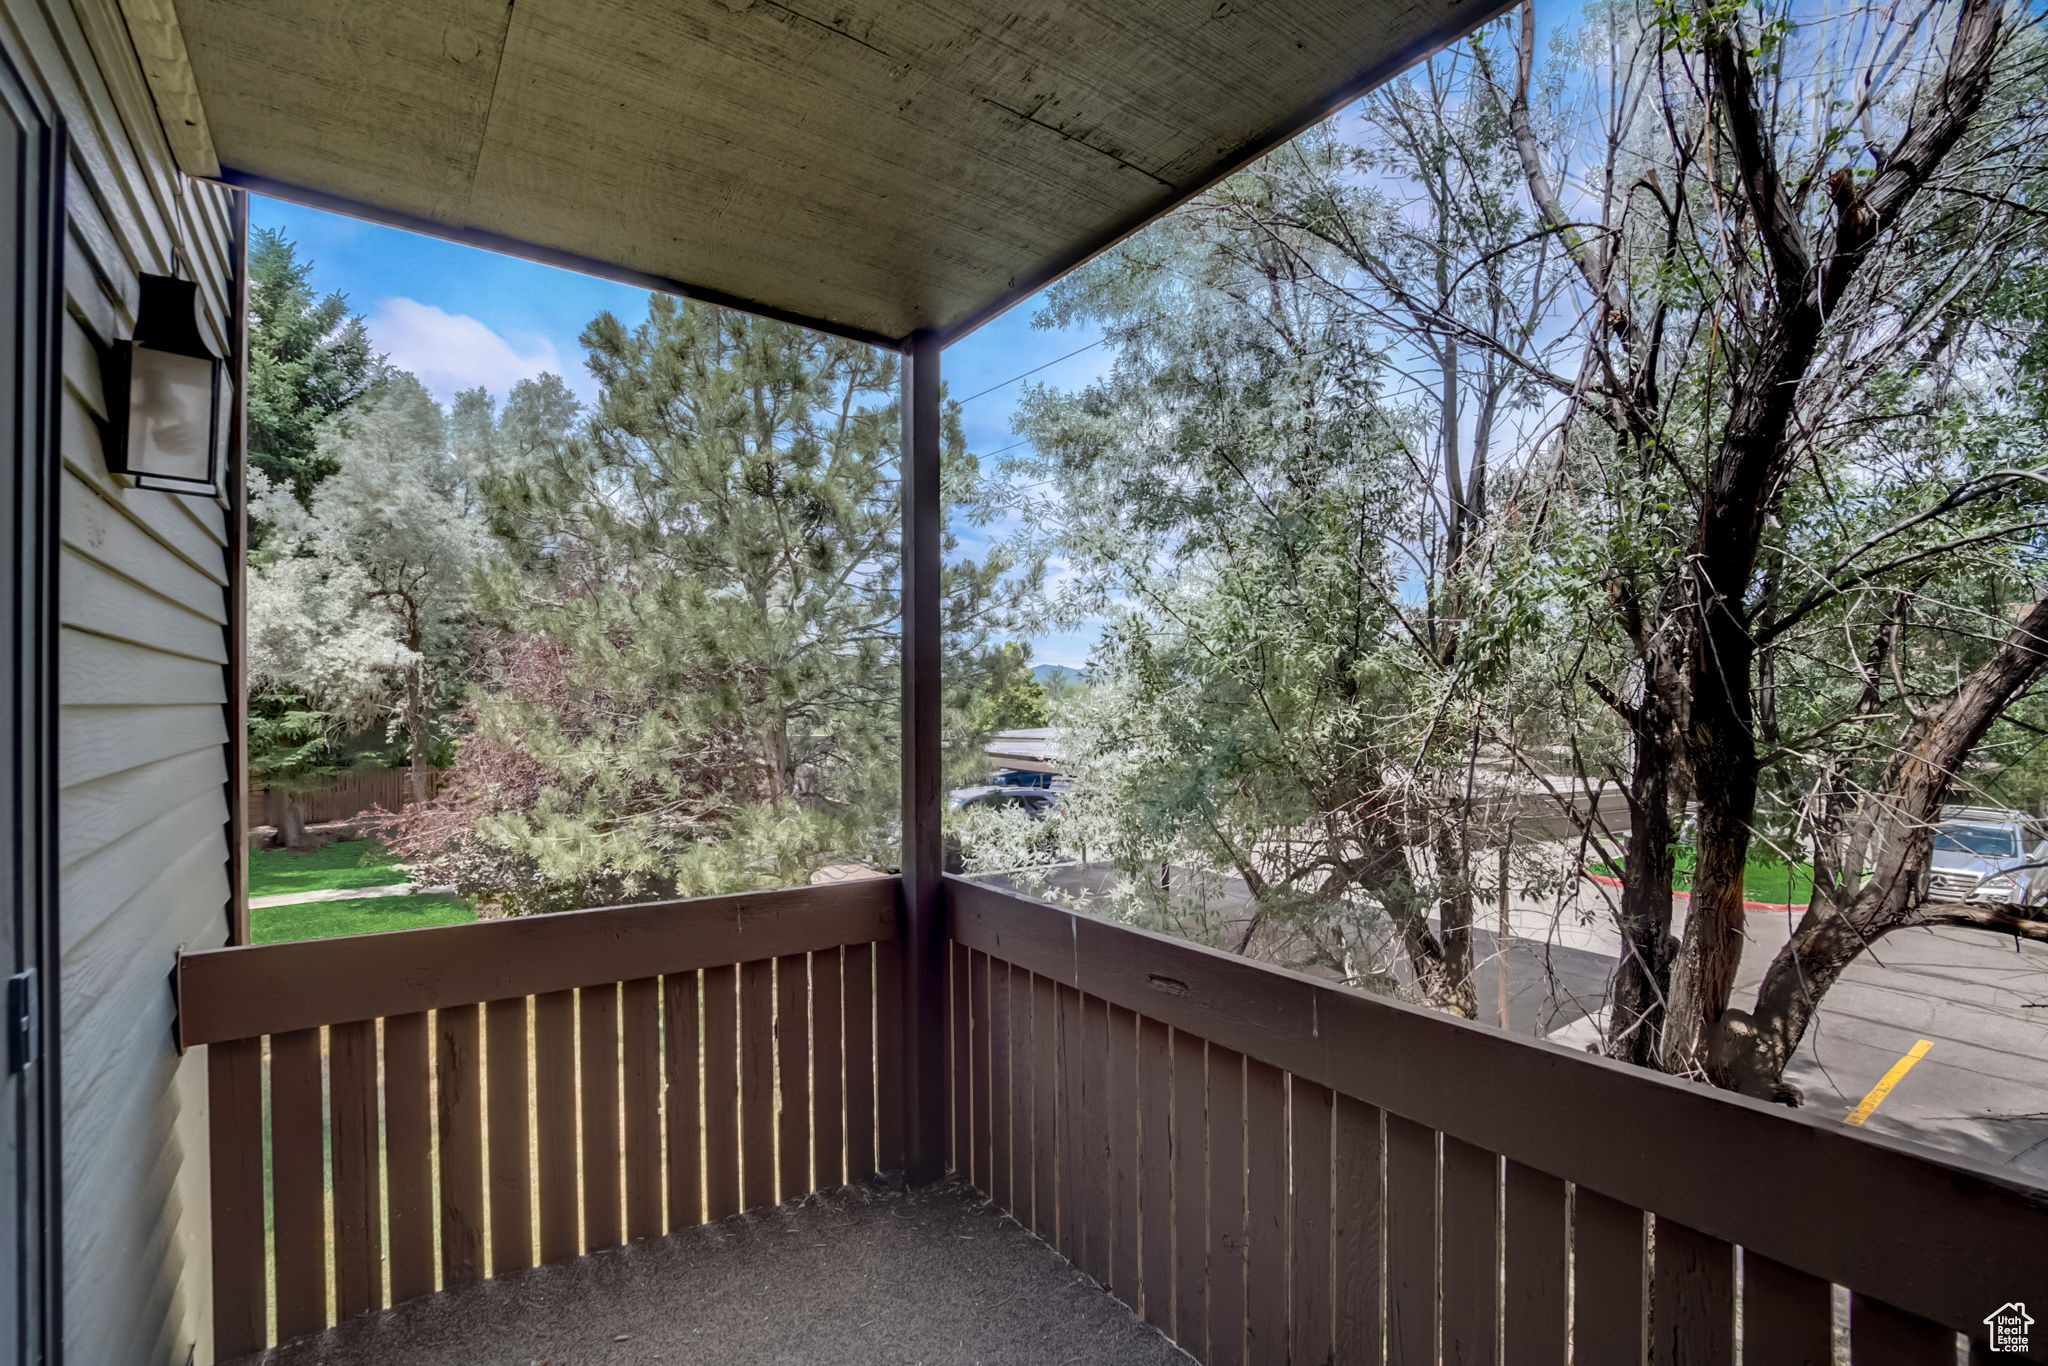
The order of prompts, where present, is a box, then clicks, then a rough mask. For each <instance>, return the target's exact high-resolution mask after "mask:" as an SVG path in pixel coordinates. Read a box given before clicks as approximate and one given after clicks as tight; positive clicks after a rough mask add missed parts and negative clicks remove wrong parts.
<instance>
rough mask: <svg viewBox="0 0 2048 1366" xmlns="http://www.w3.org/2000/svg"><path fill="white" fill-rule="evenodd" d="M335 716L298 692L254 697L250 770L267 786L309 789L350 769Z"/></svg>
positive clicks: (270, 693) (300, 789) (298, 790)
mask: <svg viewBox="0 0 2048 1366" xmlns="http://www.w3.org/2000/svg"><path fill="white" fill-rule="evenodd" d="M336 729H337V728H336V725H335V721H334V718H333V716H331V715H330V714H329V713H327V712H324V711H321V710H320V709H318V708H317V707H311V706H308V705H307V704H306V700H305V699H304V698H303V697H300V696H299V695H297V694H296V693H288V692H264V693H257V694H256V695H255V696H253V697H251V698H250V699H249V776H250V777H252V778H254V779H255V780H256V781H257V782H259V783H262V784H263V785H264V786H265V787H274V788H277V789H279V790H280V791H286V792H293V791H296V792H304V791H307V790H310V789H312V788H315V787H318V786H319V785H320V784H321V783H322V782H324V781H325V780H327V779H329V778H332V777H335V776H336V775H338V774H341V773H345V772H347V771H348V769H349V766H350V764H351V763H352V762H353V760H352V759H351V757H350V756H349V755H347V754H346V753H345V752H344V751H343V748H342V746H341V744H340V743H339V741H338V738H337V735H336Z"/></svg>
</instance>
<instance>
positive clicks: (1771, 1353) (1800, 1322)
mask: <svg viewBox="0 0 2048 1366" xmlns="http://www.w3.org/2000/svg"><path fill="white" fill-rule="evenodd" d="M1833 1300H1834V1296H1833V1292H1832V1290H1831V1288H1830V1287H1829V1285H1828V1283H1827V1282H1826V1281H1824V1280H1821V1279H1820V1278H1819V1277H1817V1276H1809V1275H1807V1274H1806V1273H1805V1272H1803V1271H1794V1270H1793V1269H1792V1268H1791V1267H1789V1266H1785V1265H1783V1264H1781V1263H1779V1262H1774V1261H1772V1260H1771V1259H1770V1258H1769V1257H1760V1256H1758V1255H1757V1254H1756V1253H1754V1252H1745V1253H1743V1254H1742V1361H1743V1366H1824V1364H1825V1363H1826V1362H1828V1361H1829V1359H1830V1358H1831V1357H1832V1356H1833V1355H1834V1338H1835V1319H1834V1302H1833Z"/></svg>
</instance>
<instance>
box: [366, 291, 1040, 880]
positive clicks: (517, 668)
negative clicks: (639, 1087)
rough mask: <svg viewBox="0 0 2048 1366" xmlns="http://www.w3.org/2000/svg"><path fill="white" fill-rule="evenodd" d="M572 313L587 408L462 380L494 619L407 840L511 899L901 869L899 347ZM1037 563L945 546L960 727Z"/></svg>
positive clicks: (752, 326)
mask: <svg viewBox="0 0 2048 1366" xmlns="http://www.w3.org/2000/svg"><path fill="white" fill-rule="evenodd" d="M583 340H584V345H585V347H586V349H587V353H588V363H589V366H590V369H591V372H592V373H593V374H594V375H595V376H596V377H597V378H598V380H599V382H600V384H601V385H602V386H603V393H602V397H601V398H600V400H599V402H598V405H597V407H596V409H595V411H593V412H592V413H590V414H589V415H588V417H587V419H586V420H578V414H577V413H576V412H575V410H574V408H573V405H571V404H569V403H566V402H564V401H563V399H564V394H563V391H561V390H560V386H559V384H558V382H554V383H551V382H547V381H543V382H541V383H539V384H535V385H527V386H521V387H520V388H519V389H515V390H514V392H513V395H512V397H511V400H510V401H509V402H508V403H507V405H506V408H505V411H504V413H503V414H502V415H500V414H497V413H495V412H494V411H493V410H492V409H491V407H490V405H489V404H488V403H486V402H483V401H465V403H463V404H460V405H458V411H457V420H456V446H457V448H458V449H459V450H461V451H462V452H463V453H464V459H465V461H466V466H467V468H468V469H469V470H471V471H472V472H473V474H474V478H475V486H476V489H477V496H478V503H479V510H480V515H481V517H482V519H483V521H484V523H485V524H486V525H487V526H488V527H489V528H490V529H491V531H492V532H493V533H494V538H495V551H494V555H493V557H492V559H491V562H490V564H489V566H488V567H487V569H486V571H485V573H484V574H483V577H482V580H481V583H480V588H479V596H478V599H477V604H476V606H477V611H478V613H479V615H480V617H481V618H482V620H483V621H485V622H486V623H488V626H489V634H488V636H487V638H486V652H485V654H484V655H483V657H482V659H481V661H480V668H479V671H478V677H477V681H476V682H475V683H474V684H473V685H472V687H471V688H470V691H469V696H468V704H467V709H466V716H465V719H466V721H467V724H468V727H469V728H468V731H467V733H466V735H465V736H464V738H463V741H462V743H461V745H460V746H459V747H458V749H457V753H456V756H455V762H454V765H453V767H452V769H451V771H450V778H451V781H450V783H449V786H448V787H447V788H446V789H444V792H443V795H442V797H441V798H440V800H439V801H438V802H437V803H435V806H434V808H433V809H432V810H431V811H428V812H422V813H420V816H419V819H418V820H417V821H414V822H412V823H410V824H408V825H407V826H405V828H403V829H402V830H399V831H397V832H396V833H395V835H394V838H396V839H397V841H398V842H399V845H400V848H401V851H402V853H403V855H404V857H406V858H407V860H408V862H409V863H418V864H419V865H420V866H422V867H423V868H428V869H432V870H434V871H433V872H432V873H430V874H429V875H431V876H434V877H436V878H437V879H445V880H448V881H452V882H454V883H455V884H456V885H458V886H460V887H462V888H463V889H464V890H465V891H467V892H470V893H472V894H474V895H477V896H479V897H482V898H486V899H488V900H489V901H491V902H493V903H494V904H495V905H497V906H498V907H499V908H501V909H504V910H507V911H514V912H523V911H532V910H553V909H561V908H563V907H565V906H571V905H578V904H593V903H596V902H603V901H612V900H619V899H625V898H631V897H643V896H650V895H692V894H702V893H710V892H723V891H734V890H742V889H748V888H755V887H766V886H777V885H787V884H791V883H800V882H804V881H807V880H809V879H810V878H811V877H813V876H815V875H817V874H819V873H820V872H822V871H823V870H826V869H828V868H831V867H832V866H834V865H840V864H849V863H853V864H861V865H865V866H869V867H889V866H893V865H894V862H895V857H896V856H895V853H894V842H895V838H896V835H895V830H896V819H897V816H896V812H897V772H898V758H897V730H898V719H897V718H898V695H899V687H898V681H897V646H898V618H899V616H900V611H901V605H900V599H899V596H898V592H897V558H898V543H899V542H898V538H899V534H900V527H901V521H902V507H901V503H900V498H899V492H898V485H897V480H896V476H895V465H896V460H897V456H898V451H897V444H898V440H899V436H900V422H899V420H898V417H897V414H896V411H895V398H896V386H897V376H898V369H897V366H898V363H897V360H896V358H895V357H894V356H893V355H892V354H889V353H886V352H882V351H877V350H874V349H872V348H869V347H864V346H859V345H856V344H853V343H849V342H844V341H839V340H835V339H830V338H825V337H821V336H818V335H817V334H814V333H809V332H805V331H802V330H800V329H797V328H792V327H788V326H785V325H783V324H779V323H770V322H761V321H757V320H753V319H749V318H746V317H744V316H742V315H739V314H734V313H728V312H724V311H721V310H717V309H713V308H707V307H702V306H697V305H685V304H683V303H680V302H678V301H676V300H673V299H670V298H667V297H665V296H655V297H653V298H651V299H650V300H649V305H648V312H647V316H646V318H645V320H644V321H642V322H641V323H639V324H638V325H636V326H628V325H627V324H626V323H624V322H622V321H621V320H620V319H618V318H616V317H614V316H612V315H610V314H604V315H601V316H599V317H598V318H597V319H596V320H594V321H593V322H592V323H591V325H590V327H589V328H588V329H587V330H586V332H585V334H584V339H583ZM465 399H466V400H467V396H465ZM942 459H943V479H944V486H945V489H946V492H947V496H948V499H949V501H950V503H951V507H952V513H953V516H954V517H955V519H956V525H957V524H958V521H959V520H965V519H971V518H974V517H978V516H981V515H984V513H985V512H986V509H985V508H984V507H983V506H982V502H981V499H982V493H981V489H980V478H979V473H978V469H977V465H976V462H975V460H974V458H973V457H972V456H971V455H970V454H969V453H968V452H967V450H966V446H965V442H964V439H963V438H962V435H961V432H960V427H959V422H958V417H957V413H952V412H949V413H948V415H947V421H946V429H945V432H944V440H943V451H942ZM949 549H950V547H949ZM1035 584H1036V575H1035V572H1034V571H1033V570H1032V567H1031V566H1029V565H1023V564H1019V563H1016V562H1015V561H1013V560H1012V559H1011V558H1009V557H1008V556H1006V555H1003V554H996V555H992V556H990V557H988V558H986V559H984V560H981V561H979V562H975V561H968V560H963V559H960V558H958V557H957V556H954V555H949V556H948V563H947V564H946V567H945V571H944V581H943V587H944V593H945V602H944V626H945V630H946V645H947V651H946V653H947V660H948V674H947V676H946V678H945V680H944V682H945V698H946V702H947V705H948V706H949V708H950V709H951V711H952V714H953V715H954V717H955V718H956V720H957V722H958V724H956V725H955V727H954V730H955V731H956V732H965V731H966V730H967V728H968V726H969V725H970V724H971V723H972V722H973V721H974V720H975V717H974V716H973V715H972V709H973V708H974V706H975V705H976V703H977V699H978V698H979V697H980V695H981V694H982V692H983V680H984V678H986V677H987V676H988V674H989V672H990V663H991V661H990V660H989V659H988V657H987V656H988V652H989V643H988V642H989V637H990V634H991V632H993V631H996V630H1000V629H1003V628H1004V627H1005V626H1006V624H1007V620H1008V617H1009V616H1010V614H1011V613H1012V611H1013V608H1014V606H1015V604H1016V602H1017V601H1018V600H1019V599H1020V598H1021V597H1022V596H1023V595H1024V594H1025V593H1028V592H1030V591H1031V590H1032V589H1033V588H1034V587H1035ZM971 758H972V756H971V754H963V756H962V761H963V762H966V761H968V760H971Z"/></svg>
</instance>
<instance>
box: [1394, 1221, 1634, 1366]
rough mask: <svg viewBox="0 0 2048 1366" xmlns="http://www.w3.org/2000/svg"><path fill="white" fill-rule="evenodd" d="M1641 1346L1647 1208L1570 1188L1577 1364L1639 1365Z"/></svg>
mask: <svg viewBox="0 0 2048 1366" xmlns="http://www.w3.org/2000/svg"><path fill="white" fill-rule="evenodd" d="M1390 1255H1391V1254H1390ZM1643 1346H1644V1344H1643V1212H1642V1211H1641V1210H1639V1209H1634V1208H1632V1207H1630V1206H1628V1205H1624V1204H1622V1203H1621V1202H1620V1201H1618V1200H1609V1199H1608V1198H1607V1197H1606V1196H1604V1195H1601V1194H1599V1193H1597V1192H1595V1191H1589V1190H1587V1189H1585V1188H1584V1187H1580V1188H1579V1189H1578V1190H1576V1191H1574V1192H1573V1193H1572V1363H1573V1366H1623V1363H1628V1364H1629V1366H1637V1363H1640V1362H1641V1361H1642V1360H1643Z"/></svg>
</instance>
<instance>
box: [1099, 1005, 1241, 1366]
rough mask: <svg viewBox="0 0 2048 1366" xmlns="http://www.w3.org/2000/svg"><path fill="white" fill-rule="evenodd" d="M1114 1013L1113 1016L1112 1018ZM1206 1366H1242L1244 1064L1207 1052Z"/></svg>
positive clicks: (1213, 1048)
mask: <svg viewBox="0 0 2048 1366" xmlns="http://www.w3.org/2000/svg"><path fill="white" fill-rule="evenodd" d="M1114 1009H1115V1008H1112V1013H1114ZM1208 1061H1209V1200H1208V1208H1209V1335H1208V1343H1209V1355H1208V1357H1207V1358H1206V1360H1207V1361H1208V1363H1209V1366H1243V1362H1244V1361H1245V1354H1244V1324H1245V1291H1244V1245H1245V1213H1244V1182H1245V1162H1244V1058H1243V1057H1242V1056H1241V1055H1239V1054H1237V1053H1233V1052H1232V1051H1231V1050H1229V1049H1227V1048H1224V1047H1222V1046H1220V1045H1217V1044H1211V1045H1210V1046H1209V1060H1208Z"/></svg>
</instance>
